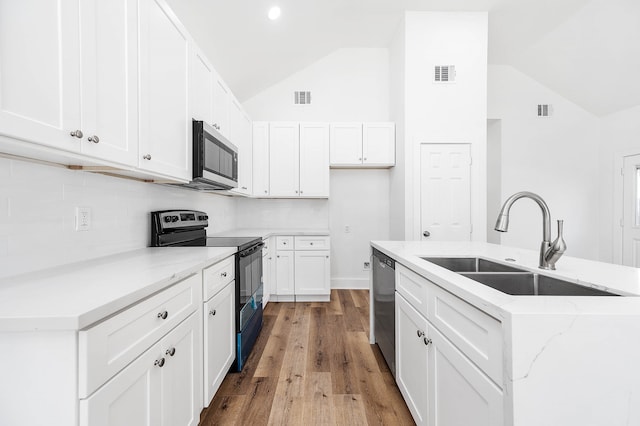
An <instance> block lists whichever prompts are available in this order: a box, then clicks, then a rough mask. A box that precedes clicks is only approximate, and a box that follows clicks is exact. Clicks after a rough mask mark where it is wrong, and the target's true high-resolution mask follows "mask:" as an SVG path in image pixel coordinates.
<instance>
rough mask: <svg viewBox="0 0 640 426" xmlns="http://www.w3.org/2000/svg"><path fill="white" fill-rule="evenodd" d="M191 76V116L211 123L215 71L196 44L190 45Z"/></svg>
mask: <svg viewBox="0 0 640 426" xmlns="http://www.w3.org/2000/svg"><path fill="white" fill-rule="evenodd" d="M190 67H191V68H190V69H191V78H190V80H189V88H190V89H189V95H190V96H191V118H192V119H194V120H198V121H204V122H205V123H207V124H209V125H212V124H213V82H214V75H215V71H214V69H213V66H212V65H211V63H210V62H209V60H208V59H207V58H206V57H205V56H204V54H203V53H202V52H201V51H200V49H198V48H197V47H196V46H194V45H192V52H191V65H190Z"/></svg>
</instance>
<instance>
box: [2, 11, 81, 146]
mask: <svg viewBox="0 0 640 426" xmlns="http://www.w3.org/2000/svg"><path fill="white" fill-rule="evenodd" d="M79 22H80V21H79V16H78V0H70V1H66V0H58V1H53V0H31V1H15V0H0V134H3V135H7V136H11V137H15V138H18V139H24V140H28V141H32V142H37V143H39V144H44V145H49V146H53V147H56V148H60V149H65V150H69V151H79V150H80V143H81V142H80V139H79V138H76V137H74V136H71V132H73V131H75V130H81V129H80V46H79V42H80V34H79Z"/></svg>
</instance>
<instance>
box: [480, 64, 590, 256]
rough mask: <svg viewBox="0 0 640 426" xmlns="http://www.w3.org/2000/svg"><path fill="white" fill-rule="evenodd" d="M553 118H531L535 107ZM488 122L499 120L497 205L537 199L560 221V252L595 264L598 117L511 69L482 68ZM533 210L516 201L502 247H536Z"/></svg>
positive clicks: (538, 228)
mask: <svg viewBox="0 0 640 426" xmlns="http://www.w3.org/2000/svg"><path fill="white" fill-rule="evenodd" d="M540 103H550V104H552V105H553V115H552V116H551V117H547V118H538V117H537V104H540ZM488 104H489V118H492V119H500V120H501V139H502V170H501V171H502V181H501V183H502V201H504V199H506V198H507V197H508V196H509V195H511V194H513V193H515V192H518V191H531V192H534V193H537V194H539V195H540V196H542V197H543V198H544V199H545V201H546V202H547V204H548V205H549V209H550V210H551V216H552V220H553V223H552V238H555V235H556V226H555V220H556V219H564V220H565V227H564V230H565V241H566V242H567V246H568V249H567V254H568V255H571V256H577V257H582V258H587V259H598V232H597V231H596V229H597V228H598V209H599V206H600V201H599V198H598V197H599V193H598V188H599V177H598V169H599V166H600V164H599V161H598V134H599V120H598V118H597V117H596V116H594V115H592V114H591V113H589V112H587V111H585V110H584V109H582V108H580V107H579V106H577V105H575V104H574V103H572V102H570V101H568V100H567V99H565V98H563V97H562V96H560V95H558V94H557V93H555V92H553V91H551V90H549V89H548V88H546V87H545V86H543V85H541V84H540V83H538V82H537V81H535V80H533V79H532V78H530V77H528V76H526V75H525V74H523V73H521V72H519V71H518V70H516V69H515V68H513V67H510V66H503V65H492V66H490V67H489V102H488ZM541 239H542V220H541V217H540V209H539V208H538V206H537V205H535V204H534V203H533V202H532V201H529V200H521V201H518V202H517V203H516V204H514V207H513V208H512V211H511V221H510V227H509V232H507V233H506V234H503V235H502V244H504V245H507V246H515V247H522V248H528V249H533V250H535V249H537V247H538V246H539V244H540V241H541Z"/></svg>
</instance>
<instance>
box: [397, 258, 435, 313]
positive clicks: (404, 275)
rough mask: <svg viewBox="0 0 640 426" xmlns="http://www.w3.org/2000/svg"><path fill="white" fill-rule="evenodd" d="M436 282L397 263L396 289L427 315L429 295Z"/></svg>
mask: <svg viewBox="0 0 640 426" xmlns="http://www.w3.org/2000/svg"><path fill="white" fill-rule="evenodd" d="M434 285H435V284H433V283H431V282H430V281H428V280H426V279H425V278H423V277H421V276H420V275H418V274H416V273H415V272H413V271H411V270H409V269H407V268H405V267H404V266H402V265H400V264H399V263H396V291H397V292H398V293H400V294H401V295H402V297H404V298H405V299H406V300H407V302H409V303H410V304H411V306H413V307H414V308H415V309H416V310H417V311H418V312H420V313H421V314H422V315H424V316H425V317H427V295H428V293H429V287H432V286H434Z"/></svg>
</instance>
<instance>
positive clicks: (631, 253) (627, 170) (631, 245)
mask: <svg viewBox="0 0 640 426" xmlns="http://www.w3.org/2000/svg"><path fill="white" fill-rule="evenodd" d="M623 167H624V172H623V173H624V179H623V180H624V183H623V206H622V208H623V210H622V211H623V213H622V218H623V219H622V220H623V231H622V263H623V264H624V265H627V266H634V267H636V268H638V267H640V185H638V181H640V154H638V155H630V156H627V157H624V165H623Z"/></svg>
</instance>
